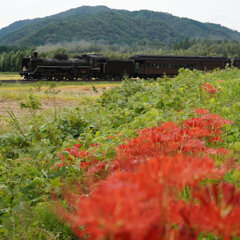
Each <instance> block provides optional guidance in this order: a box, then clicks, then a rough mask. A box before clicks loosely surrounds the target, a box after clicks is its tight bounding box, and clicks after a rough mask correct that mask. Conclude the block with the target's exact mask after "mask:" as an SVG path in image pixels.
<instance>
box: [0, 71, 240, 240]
mask: <svg viewBox="0 0 240 240" xmlns="http://www.w3.org/2000/svg"><path fill="white" fill-rule="evenodd" d="M0 101H1V106H0V107H1V109H0V114H1V118H0V124H1V129H0V239H23V240H25V239H26V240H28V239H48V240H53V239H59V240H60V239H64V240H65V239H69V240H70V239H71V240H74V239H101V240H102V239H106V240H107V239H108V240H110V239H111V240H113V239H118V240H120V239H121V240H128V239H129V240H149V239H207V240H216V239H225V240H227V239H239V238H238V237H240V221H239V218H240V190H239V187H240V184H239V183H240V163H239V161H240V155H239V154H240V71H239V70H237V69H234V68H232V69H225V70H221V71H220V70H217V71H214V72H212V73H202V72H198V71H193V72H192V71H189V70H180V74H179V75H178V76H177V77H176V78H174V79H168V78H167V77H165V78H163V79H159V80H157V81H144V80H130V79H129V80H125V81H124V82H122V84H121V85H120V84H118V85H108V84H98V85H94V86H92V85H89V86H87V85H51V84H45V85H44V84H41V83H40V84H39V83H38V84H33V85H30V86H8V85H7V86H4V85H2V86H0ZM3 105H4V106H6V107H5V108H3V107H2V106H3Z"/></svg>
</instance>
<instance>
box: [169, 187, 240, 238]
mask: <svg viewBox="0 0 240 240" xmlns="http://www.w3.org/2000/svg"><path fill="white" fill-rule="evenodd" d="M193 199H196V200H198V203H196V202H195V201H193V202H191V203H190V204H187V203H185V202H180V201H178V202H175V204H174V205H173V206H172V207H174V211H173V214H172V215H171V217H172V220H173V222H175V223H178V224H179V225H180V226H181V225H182V226H183V227H185V228H188V229H189V228H191V229H192V230H193V229H194V231H195V232H196V233H197V234H199V233H200V232H208V233H214V234H215V235H216V236H218V237H223V239H224V240H230V239H232V238H233V237H236V236H238V237H239V236H240V221H239V218H240V192H239V191H237V190H236V188H235V187H234V186H233V185H230V184H227V183H223V184H218V185H212V186H210V187H205V188H195V189H194V191H193ZM176 209H178V210H177V211H178V213H179V215H178V214H176Z"/></svg>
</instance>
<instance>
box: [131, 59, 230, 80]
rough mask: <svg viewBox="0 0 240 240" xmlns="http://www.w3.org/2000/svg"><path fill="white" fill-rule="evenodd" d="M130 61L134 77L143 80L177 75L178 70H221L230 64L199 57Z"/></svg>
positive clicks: (224, 60) (226, 61) (227, 60)
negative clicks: (165, 75)
mask: <svg viewBox="0 0 240 240" xmlns="http://www.w3.org/2000/svg"><path fill="white" fill-rule="evenodd" d="M130 60H133V61H134V62H135V72H136V76H139V77H143V78H151V77H153V78H156V77H158V76H162V75H163V74H167V75H177V74H178V71H179V69H180V68H189V69H191V70H193V69H197V70H202V71H205V70H213V69H215V68H221V69H222V68H225V66H226V64H230V63H231V62H230V60H229V59H228V58H223V57H199V56H196V57H194V56H161V55H135V56H132V57H130Z"/></svg>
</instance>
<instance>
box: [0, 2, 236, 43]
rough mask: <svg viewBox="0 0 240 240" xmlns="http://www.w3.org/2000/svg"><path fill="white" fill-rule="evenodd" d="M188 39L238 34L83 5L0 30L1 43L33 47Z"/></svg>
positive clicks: (183, 20)
mask: <svg viewBox="0 0 240 240" xmlns="http://www.w3.org/2000/svg"><path fill="white" fill-rule="evenodd" d="M185 38H189V39H222V40H224V39H227V40H240V33H239V32H237V31H233V30H230V29H228V28H226V27H222V26H220V25H216V24H211V23H201V22H197V21H194V20H191V19H187V18H179V17H175V16H173V15H171V14H167V13H162V12H153V11H147V10H142V11H134V12H130V11H126V10H114V9H110V8H107V7H104V6H98V7H88V6H83V7H80V8H76V9H71V10H68V11H66V12H63V13H59V14H56V15H53V16H49V17H45V18H39V19H33V20H26V21H21V22H16V23H14V24H12V25H10V26H8V27H6V28H4V29H2V30H0V44H8V45H9V44H10V45H22V46H29V45H31V46H33V45H34V46H36V45H44V44H46V43H59V42H70V41H79V40H87V41H104V42H106V43H109V44H136V43H144V42H165V43H174V42H178V41H183V40H184V39H185Z"/></svg>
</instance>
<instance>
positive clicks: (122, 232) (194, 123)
mask: <svg viewBox="0 0 240 240" xmlns="http://www.w3.org/2000/svg"><path fill="white" fill-rule="evenodd" d="M196 112H197V114H200V116H199V117H198V118H193V119H190V120H188V121H185V122H184V123H182V124H181V125H180V126H177V125H176V124H174V123H171V122H170V123H165V124H163V125H162V126H160V127H155V128H149V129H145V130H143V131H141V132H140V135H139V137H136V138H134V139H132V140H130V141H128V143H126V144H124V145H122V146H120V147H119V149H118V156H117V159H116V165H115V171H113V172H112V174H111V175H110V176H108V177H107V178H106V179H105V180H101V181H99V182H98V184H97V186H96V185H94V186H93V187H92V189H91V192H90V193H89V195H82V194H75V195H74V194H72V193H71V191H70V194H68V193H66V192H65V196H64V198H65V199H66V200H67V202H68V208H69V210H68V211H67V210H66V209H65V208H64V207H63V206H62V205H61V204H60V203H59V201H56V204H57V211H58V214H59V215H60V216H62V217H63V218H64V219H65V220H66V221H67V222H68V223H69V224H70V225H71V226H72V228H73V231H74V233H75V234H76V235H77V236H78V237H80V238H81V237H85V236H86V235H87V236H88V239H99V240H102V239H113V240H149V239H153V240H158V239H159V240H160V239H194V240H195V239H198V236H199V234H200V233H203V232H204V233H213V234H215V235H216V236H218V237H223V238H224V239H225V240H227V239H230V237H235V236H240V224H239V217H240V206H239V203H240V192H239V191H237V190H236V189H235V187H233V186H231V185H228V184H225V183H221V182H222V181H221V180H222V177H223V175H224V173H225V171H226V170H225V169H224V168H217V167H216V165H215V163H214V161H213V159H212V158H211V157H210V156H209V155H208V153H209V152H210V153H211V154H213V153H214V154H219V153H221V154H222V153H225V150H224V149H220V150H219V149H213V148H208V147H206V144H205V142H206V141H208V140H209V139H210V140H211V138H212V137H215V138H216V137H217V139H220V140H221V128H222V127H223V125H224V124H227V123H231V122H230V121H227V120H224V119H222V118H220V117H219V116H217V115H210V113H209V112H208V111H207V110H203V109H202V110H196ZM205 179H211V180H214V182H218V184H215V185H211V184H210V185H207V186H205V187H201V185H202V184H200V183H204V180H205ZM186 191H187V192H188V194H187V197H186V196H185V198H187V200H188V201H184V200H183V199H182V198H183V197H182V196H183V192H186ZM185 195H186V194H185Z"/></svg>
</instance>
